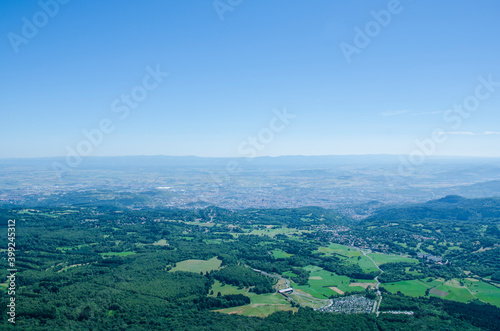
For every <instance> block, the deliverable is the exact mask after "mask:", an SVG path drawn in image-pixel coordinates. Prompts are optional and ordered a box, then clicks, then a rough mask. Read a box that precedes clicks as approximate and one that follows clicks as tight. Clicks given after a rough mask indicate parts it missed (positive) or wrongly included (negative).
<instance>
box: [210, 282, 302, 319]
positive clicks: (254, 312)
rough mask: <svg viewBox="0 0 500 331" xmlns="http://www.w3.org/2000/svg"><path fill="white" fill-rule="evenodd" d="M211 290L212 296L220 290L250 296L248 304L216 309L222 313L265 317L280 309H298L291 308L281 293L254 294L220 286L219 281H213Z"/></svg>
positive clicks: (226, 293)
mask: <svg viewBox="0 0 500 331" xmlns="http://www.w3.org/2000/svg"><path fill="white" fill-rule="evenodd" d="M211 291H213V295H212V296H216V295H217V293H218V292H220V293H221V295H228V294H243V295H246V296H248V297H249V298H250V301H251V303H250V304H249V305H245V306H239V307H232V308H226V309H220V310H216V311H217V312H220V313H224V314H239V315H245V316H258V317H266V316H268V315H270V314H272V313H274V312H277V311H280V310H285V311H287V310H293V311H297V310H298V309H297V308H292V306H291V305H290V303H289V302H288V301H287V300H286V299H285V297H284V296H282V295H281V294H276V293H267V294H255V293H252V292H249V291H248V289H238V288H237V287H235V286H232V285H224V286H222V284H221V283H220V282H219V281H215V283H214V285H213V286H212V289H211Z"/></svg>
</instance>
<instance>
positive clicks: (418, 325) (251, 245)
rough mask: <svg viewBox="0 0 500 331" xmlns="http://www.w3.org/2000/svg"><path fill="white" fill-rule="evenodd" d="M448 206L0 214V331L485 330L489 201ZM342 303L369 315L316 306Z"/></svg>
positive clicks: (499, 267) (496, 266) (495, 291)
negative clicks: (359, 300)
mask: <svg viewBox="0 0 500 331" xmlns="http://www.w3.org/2000/svg"><path fill="white" fill-rule="evenodd" d="M453 204H456V202H449V201H440V202H434V203H433V204H431V205H430V206H427V207H426V208H427V209H424V210H422V208H423V207H421V206H413V207H411V206H409V207H407V208H403V209H396V210H382V211H381V212H380V215H377V214H376V215H373V216H372V217H370V218H368V219H366V220H364V221H354V220H351V219H349V218H348V217H345V216H342V215H340V214H338V213H336V212H333V211H329V210H324V209H321V208H315V207H311V208H297V209H276V210H268V209H262V210H261V209H247V210H242V211H230V210H225V209H221V208H216V207H208V208H205V209H193V210H186V209H164V210H162V209H144V210H131V209H125V208H117V207H110V206H102V207H66V208H63V207H58V208H30V209H26V208H19V207H18V208H4V209H2V210H0V223H1V224H2V229H3V231H4V232H3V234H4V236H3V238H5V242H4V245H3V247H5V248H4V249H3V251H4V252H7V251H8V250H7V247H8V245H7V242H8V240H7V238H8V235H7V233H8V231H7V228H8V220H15V224H16V229H15V231H16V236H15V266H16V268H17V270H18V271H17V273H16V291H15V292H16V293H15V298H16V318H15V321H16V323H15V326H13V325H12V323H9V322H8V318H9V315H7V311H8V307H7V304H8V300H9V295H7V292H8V283H7V282H5V283H3V284H0V285H1V286H2V288H3V292H4V293H5V295H3V296H2V297H1V301H2V302H1V303H0V307H1V308H0V310H2V314H1V316H2V317H1V324H2V329H6V330H8V329H14V328H16V327H17V328H21V329H23V330H64V329H71V330H124V329H133V330H155V329H157V330H227V329H231V328H233V329H247V330H256V329H269V330H290V329H292V330H294V329H299V328H300V329H308V330H331V329H343V330H409V329H428V330H496V329H497V327H498V324H499V323H500V308H498V307H500V288H499V285H498V283H497V281H498V275H499V271H500V261H499V256H500V254H498V250H499V242H500V237H499V231H498V224H499V219H498V218H497V217H496V216H495V215H499V214H498V213H496V212H495V210H496V209H495V208H498V201H496V200H488V201H472V202H468V204H461V206H463V205H465V206H466V207H465V209H464V210H462V209H463V208H462V207H460V209H459V210H455V209H453ZM411 208H416V211H412V210H411ZM481 208H483V209H484V211H483V212H482V216H481V217H477V215H478V213H479V211H478V210H479V209H481ZM481 210H482V209H481ZM418 212H421V213H420V214H418ZM466 212H467V213H466ZM415 213H417V214H415ZM464 213H465V215H468V216H467V217H468V218H467V219H462V218H465V216H463V217H462V216H460V215H463V214H464ZM408 215H413V216H412V217H411V219H410V217H409V216H408ZM467 220H469V223H470V224H471V225H470V226H466V223H465V222H467ZM469 223H468V224H469ZM389 229H390V231H388V230H389ZM7 257H8V255H7V254H4V258H3V259H2V264H3V265H2V268H1V269H2V273H3V274H2V279H7V276H8V271H7V269H8V264H7V263H8V260H7ZM429 257H431V259H429ZM432 258H435V259H434V260H433V259H432ZM438 258H439V259H438ZM377 282H378V284H379V290H377V289H376V286H375V285H376V284H377ZM285 288H292V289H293V292H291V294H290V293H289V294H287V293H284V294H282V293H279V292H278V291H279V290H280V289H285ZM354 294H356V295H361V296H364V297H366V298H367V300H371V301H367V302H373V303H374V304H375V308H376V312H377V313H375V311H373V312H372V313H368V314H367V313H358V314H347V313H342V312H325V311H322V309H323V308H322V309H319V308H321V307H326V306H328V304H329V302H331V303H332V304H336V303H338V302H341V299H342V298H348V297H349V296H352V295H354ZM377 305H378V306H377ZM395 311H396V313H395Z"/></svg>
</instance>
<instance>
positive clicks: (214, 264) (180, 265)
mask: <svg viewBox="0 0 500 331" xmlns="http://www.w3.org/2000/svg"><path fill="white" fill-rule="evenodd" d="M221 263H222V261H221V260H219V259H218V258H217V256H216V257H213V258H211V259H210V260H207V261H204V260H186V261H181V262H177V265H176V266H175V267H174V268H172V270H170V272H174V271H189V272H195V273H200V272H207V271H212V270H217V269H219V267H220V265H221Z"/></svg>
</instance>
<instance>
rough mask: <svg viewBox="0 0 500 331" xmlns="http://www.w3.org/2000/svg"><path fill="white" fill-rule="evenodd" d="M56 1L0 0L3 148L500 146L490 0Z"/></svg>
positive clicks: (194, 151) (28, 152)
mask: <svg viewBox="0 0 500 331" xmlns="http://www.w3.org/2000/svg"><path fill="white" fill-rule="evenodd" d="M55 1H56V0H48V1H44V0H42V1H41V2H36V1H15V0H4V1H2V3H1V4H0V8H1V10H0V32H1V34H0V35H1V39H0V54H2V56H1V59H2V60H1V61H0V72H1V75H2V79H1V80H0V96H1V97H0V115H1V122H0V123H1V124H0V125H1V130H0V139H1V141H2V144H0V157H2V158H6V157H43V156H64V155H67V154H68V153H69V152H68V150H72V151H76V152H77V153H78V148H79V147H80V148H82V150H84V149H85V148H84V147H87V150H86V152H85V153H87V154H88V155H96V156H99V155H159V154H162V155H198V156H250V154H251V153H243V152H242V151H249V150H250V149H252V148H253V147H251V146H254V145H251V143H250V141H251V140H249V137H256V139H257V142H258V143H259V148H255V151H256V152H257V155H258V156H264V155H272V156H275V155H298V154H300V155H327V154H378V153H389V154H409V153H411V152H412V151H415V150H416V149H418V144H416V142H415V141H416V140H418V141H428V139H432V132H433V131H434V132H436V131H439V132H441V134H442V135H446V141H445V142H440V143H435V147H436V148H435V149H433V151H432V152H433V153H434V154H439V155H473V156H500V149H499V148H498V147H499V146H500V83H498V84H497V83H495V82H500V43H498V37H499V35H500V24H499V23H498V22H500V3H499V2H498V1H494V0H491V1H487V0H485V1H475V2H472V1H451V0H449V1H439V2H436V1H430V0H429V1H423V0H422V1H410V0H401V1H400V2H399V4H397V2H394V1H393V0H391V1H326V0H317V1H313V2H306V1H296V0H286V1H285V0H280V1H279V0H252V1H250V0H243V1H240V2H238V1H237V0H220V1H219V2H216V3H217V4H218V5H219V12H218V11H217V9H216V8H215V6H214V2H213V1H211V0H207V1H181V0H178V1H124V0H121V1H118V0H110V1H81V0H72V1H68V2H67V3H64V4H63V3H62V2H65V1H61V3H59V2H55ZM54 3H57V4H58V5H57V7H58V8H57V10H56V7H55V6H54ZM44 4H46V5H44ZM231 4H232V5H231ZM224 6H225V7H224ZM43 7H45V8H48V9H47V11H48V12H49V13H50V14H51V15H48V14H46V12H44V9H43ZM220 8H225V9H228V8H229V9H230V10H226V11H224V12H222V10H223V9H220ZM388 8H392V10H393V13H391V12H390V11H389V13H391V14H390V15H391V16H390V19H387V16H385V19H386V20H385V21H384V22H383V23H384V24H383V25H384V26H383V25H382V24H381V23H377V22H376V20H375V18H374V16H373V15H372V11H374V12H376V13H380V12H381V11H382V10H384V11H388V10H389V9H388ZM219 14H220V15H219ZM382 16H383V15H382ZM221 17H222V18H223V19H221ZM23 18H24V19H23ZM26 22H28V23H26ZM35 23H36V25H35ZM26 24H28V25H30V24H33V25H34V27H35V28H36V29H37V31H36V32H33V31H30V30H29V26H28V27H26V26H25V25H26ZM377 24H378V25H377ZM37 25H38V27H37ZM356 28H358V30H355V29H356ZM370 28H372V30H369V29H370ZM367 29H368V30H367ZM360 30H361V31H362V33H364V34H366V33H368V34H369V35H368V38H369V43H368V45H362V44H359V43H358V46H363V47H357V51H356V53H352V54H351V55H352V56H350V61H347V60H346V57H345V56H344V53H343V51H342V48H341V46H340V45H346V44H348V45H350V46H352V47H356V42H355V38H356V34H357V32H356V31H360ZM30 33H31V34H30ZM370 35H371V36H370ZM358 37H359V36H358ZM365 41H366V40H365ZM342 43H344V44H342ZM351 50H352V48H351ZM147 68H149V70H153V71H154V70H156V69H157V68H160V69H159V70H160V71H161V72H168V76H166V77H161V78H160V80H161V82H159V81H154V80H152V79H153V78H152V77H149V78H148V77H147V76H148V75H150V74H149V71H148V69H147ZM479 77H483V81H484V80H488V79H489V80H490V81H493V83H491V84H490V86H489V89H490V90H488V87H484V86H482V87H478V85H481V80H480V78H479ZM145 79H146V80H147V82H148V84H149V85H148V86H152V85H155V86H154V88H151V90H147V95H146V96H145V97H143V95H140V94H137V95H138V96H139V95H140V96H141V98H139V99H140V102H137V105H136V107H135V108H133V109H132V108H131V107H129V109H128V110H129V113H128V115H127V116H125V118H120V114H121V113H120V112H114V111H113V109H115V110H116V105H117V104H118V105H121V106H123V105H124V103H123V101H120V100H121V99H120V98H121V97H122V95H127V94H128V95H130V94H131V93H132V91H133V90H134V89H135V91H136V92H137V91H141V88H142V91H144V88H143V87H144V86H143V84H144V83H143V82H144V80H145ZM492 84H493V85H492ZM495 84H496V85H495ZM483 85H484V84H483ZM477 88H479V89H480V90H481V96H482V98H481V100H479V103H478V104H477V105H475V106H474V111H471V112H468V113H467V114H466V115H457V114H458V113H456V112H455V113H452V114H451V115H454V116H455V119H456V116H460V117H461V118H460V125H457V123H458V120H455V121H451V120H450V117H451V115H450V113H448V115H450V116H448V117H447V118H448V120H446V119H445V118H444V114H445V112H446V111H447V110H449V109H452V107H453V105H454V104H463V102H464V100H469V101H470V100H473V98H474V95H475V93H476V90H477ZM137 93H139V92H137ZM467 98H468V99H467ZM471 98H472V99H471ZM139 99H138V100H139ZM476 99H477V98H476ZM115 101H116V102H117V103H116V104H115V108H113V103H114V102H115ZM284 109H286V112H288V113H289V114H293V115H294V116H295V117H294V118H293V119H292V118H290V119H289V120H288V122H287V123H285V124H286V125H281V124H282V123H281V122H280V126H279V130H275V129H276V126H270V123H271V122H272V121H273V119H274V118H275V117H276V112H283V111H284ZM290 116H291V115H290ZM103 119H104V120H106V121H108V122H107V124H108V125H110V126H112V127H113V130H112V132H108V133H105V132H101V133H102V136H99V135H97V136H94V138H95V140H94V142H92V141H90V140H91V139H90V138H88V137H87V136H85V134H84V133H82V132H83V131H84V130H86V131H88V132H95V131H93V130H101V128H100V125H101V124H100V122H101V121H102V120H103ZM109 131H111V130H109ZM271 131H272V132H271ZM270 132H271V133H272V135H271V134H270ZM259 135H260V136H259ZM250 139H251V138H250ZM89 142H90V143H92V145H89V144H88V143H89ZM82 146H83V147H82ZM89 146H91V148H90V150H89V149H88V147H89Z"/></svg>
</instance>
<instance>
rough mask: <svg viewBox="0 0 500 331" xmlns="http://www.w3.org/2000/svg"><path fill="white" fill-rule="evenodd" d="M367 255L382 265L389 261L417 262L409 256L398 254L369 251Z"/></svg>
mask: <svg viewBox="0 0 500 331" xmlns="http://www.w3.org/2000/svg"><path fill="white" fill-rule="evenodd" d="M368 256H369V257H371V258H372V259H373V260H374V261H375V262H377V264H378V265H379V266H380V265H383V264H384V263H391V262H409V263H418V260H417V259H413V258H411V257H406V256H400V255H388V254H382V253H369V254H368Z"/></svg>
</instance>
